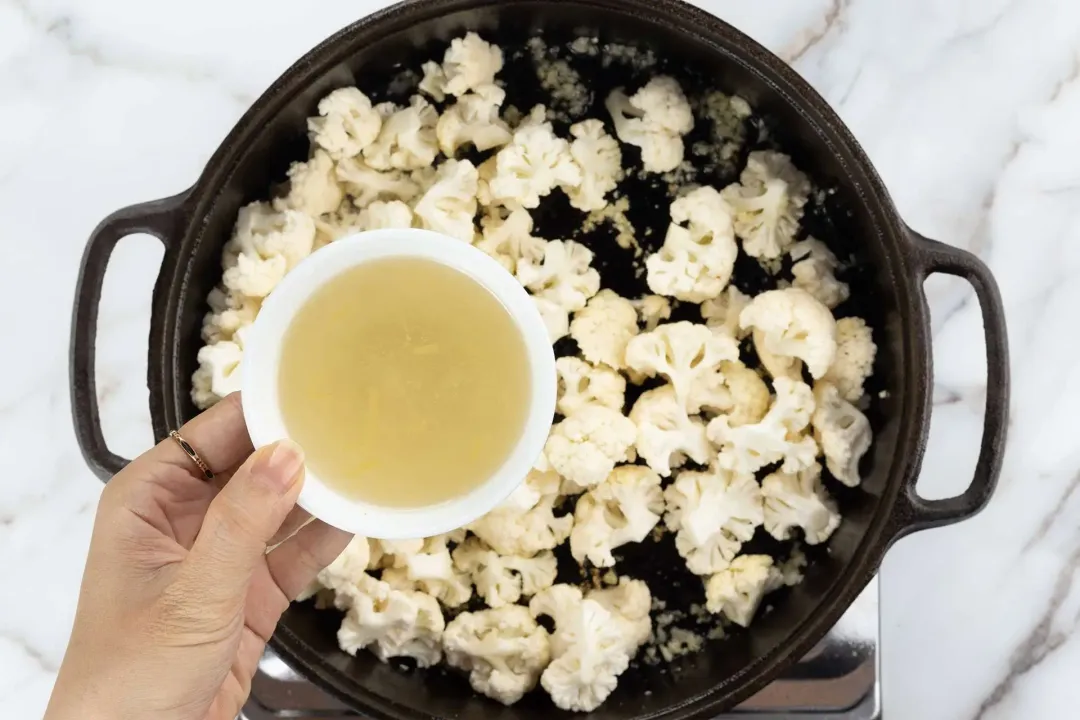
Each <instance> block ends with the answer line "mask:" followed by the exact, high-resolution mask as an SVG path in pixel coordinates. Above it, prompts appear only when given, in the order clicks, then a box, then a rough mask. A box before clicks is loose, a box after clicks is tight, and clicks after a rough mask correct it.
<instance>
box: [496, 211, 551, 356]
mask: <svg viewBox="0 0 1080 720" xmlns="http://www.w3.org/2000/svg"><path fill="white" fill-rule="evenodd" d="M503 210H504V208H495V209H494V212H489V213H488V214H486V215H485V216H484V217H483V219H482V220H481V221H480V225H481V226H482V227H483V230H482V236H481V237H480V239H479V240H477V241H476V247H478V248H479V249H481V250H483V251H484V252H486V253H487V254H488V255H490V256H491V257H493V258H495V259H496V260H498V261H499V264H501V265H502V266H503V267H504V268H506V269H507V270H508V271H509V272H511V273H516V272H517V266H518V262H520V261H521V260H522V259H523V258H524V259H527V260H528V261H529V262H534V263H535V262H539V261H541V260H543V258H544V247H545V246H546V245H547V241H546V240H544V239H543V238H539V237H535V236H534V235H533V234H532V229H533V221H532V216H531V215H529V211H528V210H525V209H524V208H514V209H513V210H511V211H509V212H508V213H507V214H506V216H505V217H503V213H502V211H503ZM565 334H566V332H565V331H564V332H563V335H565ZM556 339H557V338H556Z"/></svg>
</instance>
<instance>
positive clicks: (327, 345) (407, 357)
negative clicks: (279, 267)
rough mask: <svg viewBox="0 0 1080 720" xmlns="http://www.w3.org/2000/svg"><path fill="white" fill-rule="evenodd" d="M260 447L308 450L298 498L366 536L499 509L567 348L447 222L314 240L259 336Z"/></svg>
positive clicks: (523, 470)
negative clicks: (556, 347) (557, 349)
mask: <svg viewBox="0 0 1080 720" xmlns="http://www.w3.org/2000/svg"><path fill="white" fill-rule="evenodd" d="M241 371H242V373H243V376H242V391H241V394H242V396H243V406H244V417H245V420H246V421H247V426H248V432H249V433H250V435H251V439H252V442H253V443H254V445H255V446H256V447H261V446H263V445H267V444H270V443H272V442H275V441H277V440H280V439H282V438H290V439H292V440H294V441H296V442H297V443H299V444H300V445H301V446H302V447H303V448H304V451H305V455H306V465H307V476H306V479H305V482H304V487H303V490H302V491H301V493H300V499H299V504H300V506H301V507H303V508H304V509H305V510H307V511H308V512H310V513H311V514H312V515H314V516H315V517H318V518H320V519H322V520H324V521H326V522H328V523H330V524H331V525H334V526H336V527H339V528H341V529H343V530H347V531H350V532H354V533H358V534H362V535H365V536H368V537H374V538H383V539H404V538H416V537H427V536H431V535H437V534H440V533H444V532H449V531H451V530H454V529H457V528H459V527H463V526H464V525H467V524H469V523H470V522H472V521H473V520H475V519H477V518H479V517H480V516H481V515H483V514H485V513H487V512H488V511H489V510H491V509H492V508H494V507H495V506H496V505H498V504H499V503H500V502H502V501H503V500H504V499H506V498H507V497H508V496H509V495H510V493H512V492H513V491H514V489H515V488H517V487H518V485H520V484H521V482H522V481H523V480H524V478H525V476H526V475H527V474H528V472H529V470H530V469H531V468H532V466H533V465H534V463H535V462H536V460H537V458H538V457H539V456H540V453H541V451H542V450H543V447H544V442H545V440H546V438H547V435H548V431H549V430H550V427H551V421H552V417H553V415H554V412H555V394H556V374H555V357H554V353H553V351H552V347H551V342H550V339H549V337H548V333H547V330H546V328H545V326H544V322H543V320H542V318H541V316H540V313H539V311H538V310H537V308H536V305H535V303H534V302H533V301H532V298H531V297H530V296H529V295H528V293H526V292H525V290H524V288H522V286H521V285H520V283H518V282H517V280H516V279H514V277H513V276H512V275H510V273H508V272H507V271H506V270H505V269H504V268H503V267H502V266H501V265H500V264H499V263H498V262H497V261H495V260H494V259H492V258H490V257H488V256H487V255H486V254H484V253H483V252H481V251H479V250H477V249H476V248H474V247H472V246H470V245H468V244H466V243H463V242H461V241H460V240H456V239H454V238H449V237H446V236H443V235H440V234H438V233H434V232H430V231H427V230H416V229H387V230H375V231H370V232H363V233H358V234H356V235H352V236H349V237H346V238H342V239H339V240H337V241H335V242H333V243H331V244H329V245H327V246H326V247H324V248H322V249H320V250H318V251H316V252H315V253H313V254H312V255H311V256H310V257H308V258H307V259H305V260H304V261H303V262H302V263H300V264H299V265H298V266H297V267H296V268H294V269H293V270H292V271H291V272H290V273H289V274H288V275H286V276H285V279H284V280H282V282H281V283H280V284H279V285H278V286H277V287H276V288H275V289H274V292H273V293H272V294H271V295H270V296H269V297H268V298H267V299H266V302H265V303H264V304H263V306H262V309H261V311H260V312H259V315H258V317H257V318H256V320H255V324H254V325H253V326H252V328H251V330H250V331H249V333H248V335H247V337H246V338H245V347H244V360H243V366H242V369H241Z"/></svg>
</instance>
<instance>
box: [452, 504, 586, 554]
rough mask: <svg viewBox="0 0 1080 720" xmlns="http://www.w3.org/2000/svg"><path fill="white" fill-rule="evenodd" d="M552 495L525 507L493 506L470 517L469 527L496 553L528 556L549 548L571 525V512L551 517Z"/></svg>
mask: <svg viewBox="0 0 1080 720" xmlns="http://www.w3.org/2000/svg"><path fill="white" fill-rule="evenodd" d="M519 499H520V498H519ZM556 499H557V495H556V494H555V492H552V493H551V494H545V495H544V496H542V497H541V498H540V499H539V500H537V501H536V504H535V505H533V506H532V507H530V508H528V509H525V510H522V509H520V508H514V507H512V506H500V507H497V508H495V509H494V510H492V511H491V512H489V513H487V514H486V515H484V516H482V517H480V518H479V519H477V520H474V521H473V522H472V524H471V525H469V530H471V531H472V533H473V534H474V535H476V536H477V537H478V538H480V539H481V540H483V541H484V542H485V543H487V544H488V545H490V546H491V547H492V548H494V549H495V551H496V552H498V553H499V554H500V555H521V556H524V557H531V556H533V555H535V554H536V553H538V552H540V551H542V550H551V549H552V548H554V547H555V546H556V545H558V544H559V543H561V542H563V541H564V540H566V538H567V537H569V535H570V529H571V528H572V527H573V525H574V518H573V516H571V515H564V516H563V517H555V513H554V508H555V501H556Z"/></svg>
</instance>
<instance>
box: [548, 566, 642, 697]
mask: <svg viewBox="0 0 1080 720" xmlns="http://www.w3.org/2000/svg"><path fill="white" fill-rule="evenodd" d="M631 582H634V583H638V582H640V581H631ZM641 591H644V596H645V607H646V615H645V618H644V620H645V622H646V623H647V622H648V615H647V608H648V606H649V604H650V602H651V599H650V598H649V596H648V589H647V588H645V587H644V584H643V583H641V584H640V586H639V585H636V584H635V585H633V586H631V587H628V588H627V589H626V590H623V591H621V593H620V597H618V598H616V597H612V596H602V597H601V598H598V599H593V598H592V597H583V596H582V593H581V590H579V589H578V588H575V587H572V586H569V585H555V586H553V587H551V588H548V589H547V590H545V591H544V592H541V593H539V594H538V595H537V596H536V597H534V598H533V599H532V602H530V603H529V610H530V611H531V612H532V614H533V615H534V616H539V615H547V616H548V617H551V618H552V619H554V621H555V633H554V635H552V637H551V654H552V662H551V664H550V665H548V667H547V669H545V670H544V672H543V674H542V675H541V676H540V684H541V685H542V686H543V688H544V689H545V690H547V692H548V694H549V695H551V699H552V702H554V703H555V706H556V707H558V708H560V709H563V710H570V711H573V712H589V711H592V710H595V709H596V708H597V707H599V706H600V704H601V703H602V702H604V700H606V699H607V697H608V696H609V695H610V694H611V693H612V691H614V690H615V686H616V685H617V684H618V678H619V675H621V674H622V673H623V672H624V671H625V670H626V668H627V667H628V666H629V665H630V657H631V656H632V655H633V653H635V652H636V651H637V645H636V644H634V641H637V640H639V639H640V640H641V641H642V642H643V641H644V638H641V632H640V630H641V628H642V627H643V625H644V623H642V620H641V618H639V617H633V618H631V617H627V616H623V615H622V614H621V612H620V610H621V608H620V609H615V608H613V607H610V605H614V604H615V602H614V601H616V600H623V601H629V600H635V602H633V603H629V602H625V603H624V604H626V605H629V606H630V607H631V609H632V610H633V611H634V612H635V614H637V612H638V610H639V609H640V605H641V603H640V601H639V600H640V598H638V597H636V596H638V595H640V594H641ZM648 633H649V631H648V630H646V632H645V633H644V634H645V637H648Z"/></svg>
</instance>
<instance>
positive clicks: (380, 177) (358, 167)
mask: <svg viewBox="0 0 1080 720" xmlns="http://www.w3.org/2000/svg"><path fill="white" fill-rule="evenodd" d="M336 173H337V177H338V179H339V180H341V182H342V184H343V185H344V186H345V191H346V192H347V193H348V194H349V195H350V196H351V197H352V199H353V205H355V206H356V207H358V208H363V207H367V206H368V205H370V204H371V203H372V202H374V201H376V200H380V199H383V200H401V201H402V202H411V201H412V200H413V199H415V198H416V197H417V196H418V195H419V194H420V192H421V187H420V184H419V183H417V182H416V180H414V179H413V178H412V177H411V176H410V175H409V174H407V173H405V172H402V171H401V170H388V171H386V172H382V171H380V170H376V169H375V168H373V167H370V166H369V165H368V164H367V163H365V162H364V161H363V160H362V159H360V158H349V159H347V160H342V161H340V162H338V164H337V170H336Z"/></svg>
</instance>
